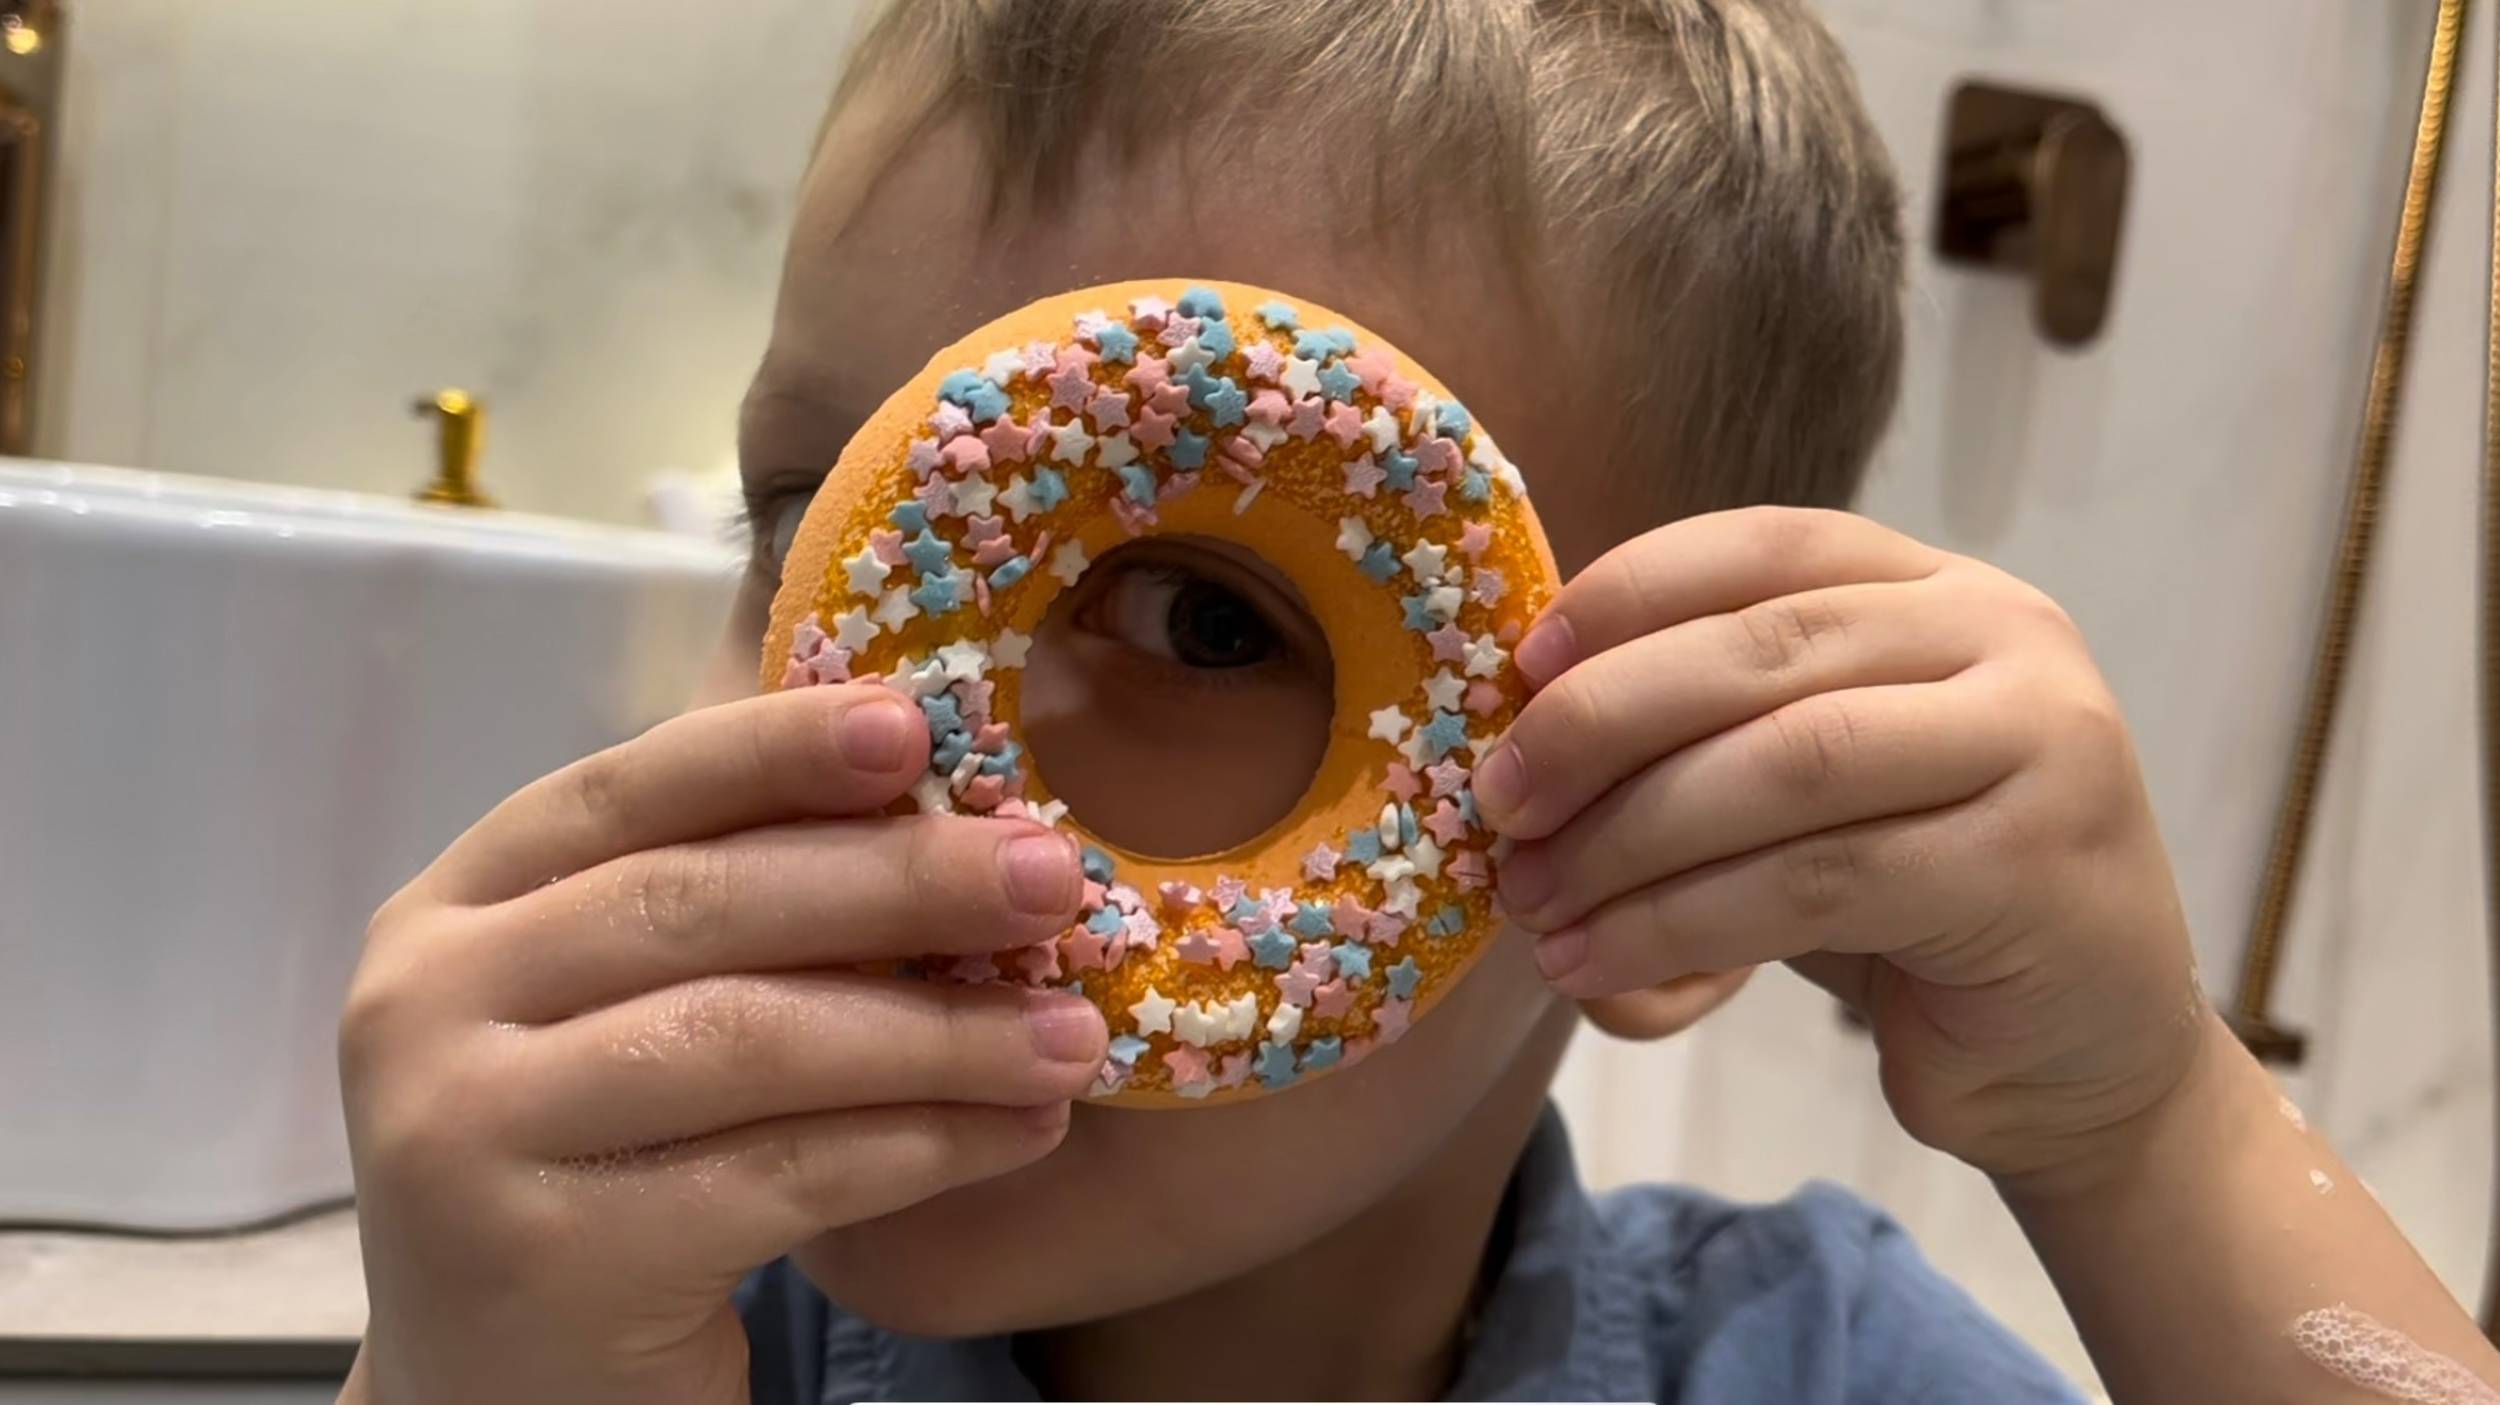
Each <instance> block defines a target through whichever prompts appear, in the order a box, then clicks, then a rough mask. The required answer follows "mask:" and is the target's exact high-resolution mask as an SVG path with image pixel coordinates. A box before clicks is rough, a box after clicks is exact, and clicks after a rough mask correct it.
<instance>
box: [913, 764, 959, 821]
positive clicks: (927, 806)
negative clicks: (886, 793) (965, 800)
mask: <svg viewBox="0 0 2500 1405" xmlns="http://www.w3.org/2000/svg"><path fill="white" fill-rule="evenodd" d="M911 798H912V803H913V804H915V805H918V806H919V807H920V813H922V814H924V815H950V814H953V813H954V812H955V797H954V796H953V795H952V794H950V793H948V791H947V789H946V777H944V776H941V775H937V774H935V773H933V772H927V771H924V772H922V773H921V776H920V779H918V780H916V781H913V782H912V783H911Z"/></svg>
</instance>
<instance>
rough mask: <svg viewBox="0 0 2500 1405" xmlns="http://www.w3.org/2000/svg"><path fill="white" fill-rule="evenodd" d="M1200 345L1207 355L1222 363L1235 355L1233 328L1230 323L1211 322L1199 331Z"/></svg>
mask: <svg viewBox="0 0 2500 1405" xmlns="http://www.w3.org/2000/svg"><path fill="white" fill-rule="evenodd" d="M1198 345H1200V346H1203V347H1205V348H1206V349H1207V355H1209V356H1212V357H1214V358H1215V359H1216V360H1218V361H1221V360H1223V359H1224V358H1225V357H1227V356H1230V355H1232V354H1233V328H1232V324H1231V323H1229V322H1209V323H1207V324H1206V325H1205V326H1203V327H1200V328H1199V329H1198Z"/></svg>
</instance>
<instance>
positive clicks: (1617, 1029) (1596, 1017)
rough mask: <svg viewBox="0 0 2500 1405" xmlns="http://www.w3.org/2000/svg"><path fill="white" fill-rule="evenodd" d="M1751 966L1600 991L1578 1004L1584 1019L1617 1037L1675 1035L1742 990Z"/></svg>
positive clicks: (1662, 1037) (1749, 976) (1751, 971)
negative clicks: (1621, 990)
mask: <svg viewBox="0 0 2500 1405" xmlns="http://www.w3.org/2000/svg"><path fill="white" fill-rule="evenodd" d="M1753 971H1754V968H1753V967H1751V966H1745V967H1740V968H1739V969H1737V970H1733V971H1696V972H1694V973H1693V974H1692V975H1689V976H1677V977H1676V978H1675V979H1673V980H1670V981H1660V982H1659V983H1658V984H1656V985H1653V986H1647V987H1644V988H1642V989H1640V990H1628V991H1625V992H1624V993H1623V994H1621V995H1601V996H1598V997H1596V998H1595V999H1591V1000H1583V1001H1581V1002H1580V1013H1581V1014H1582V1015H1583V1016H1585V1017H1587V1019H1588V1022H1589V1023H1590V1024H1593V1025H1595V1026H1597V1027H1598V1028H1599V1029H1602V1030H1604V1031H1606V1032H1607V1033H1608V1034H1611V1035H1613V1036H1614V1037H1615V1038H1617V1039H1644V1040H1646V1039H1664V1038H1666V1037H1667V1036H1668V1035H1670V1034H1681V1033H1683V1032H1684V1031H1685V1030H1687V1029H1689V1028H1691V1027H1692V1025H1693V1023H1694V1022H1695V1021H1697V1020H1699V1019H1700V1018H1701V1017H1702V1016H1704V1015H1706V1014H1709V1013H1710V1012H1711V1011H1713V1010H1715V1009H1717V1008H1719V1007H1720V1006H1721V1005H1724V1004H1726V1003H1727V1002H1728V1000H1729V998H1730V997H1732V996H1734V995H1735V994H1736V992H1738V991H1740V990H1742V989H1744V988H1745V982H1746V981H1747V980H1748V979H1750V978H1751V977H1752V976H1753Z"/></svg>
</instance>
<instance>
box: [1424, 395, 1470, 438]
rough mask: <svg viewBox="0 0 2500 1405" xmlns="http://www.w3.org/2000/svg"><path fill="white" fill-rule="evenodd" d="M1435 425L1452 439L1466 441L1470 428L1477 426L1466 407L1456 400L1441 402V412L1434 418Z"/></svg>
mask: <svg viewBox="0 0 2500 1405" xmlns="http://www.w3.org/2000/svg"><path fill="white" fill-rule="evenodd" d="M1433 424H1434V425H1436V426H1438V427H1439V429H1440V431H1441V433H1443V434H1444V435H1447V436H1448V437H1450V438H1452V439H1459V440H1464V439H1465V438H1466V437H1467V430H1468V428H1469V427H1470V426H1472V425H1474V424H1475V420H1474V418H1473V417H1472V416H1470V415H1469V414H1468V413H1467V407H1466V406H1464V405H1461V404H1459V403H1458V402H1457V401H1455V400H1444V401H1442V402H1441V409H1440V412H1439V413H1438V414H1436V415H1435V416H1434V417H1433Z"/></svg>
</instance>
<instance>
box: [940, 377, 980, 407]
mask: <svg viewBox="0 0 2500 1405" xmlns="http://www.w3.org/2000/svg"><path fill="white" fill-rule="evenodd" d="M986 384H988V382H987V381H985V380H983V379H982V377H981V373H980V372H979V371H969V370H967V371H952V372H949V373H948V374H947V377H946V379H944V380H942V381H939V382H938V399H940V400H944V401H947V402H949V403H950V404H956V405H962V406H965V407H967V408H969V407H970V406H971V404H972V390H973V387H975V386H979V385H986Z"/></svg>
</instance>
